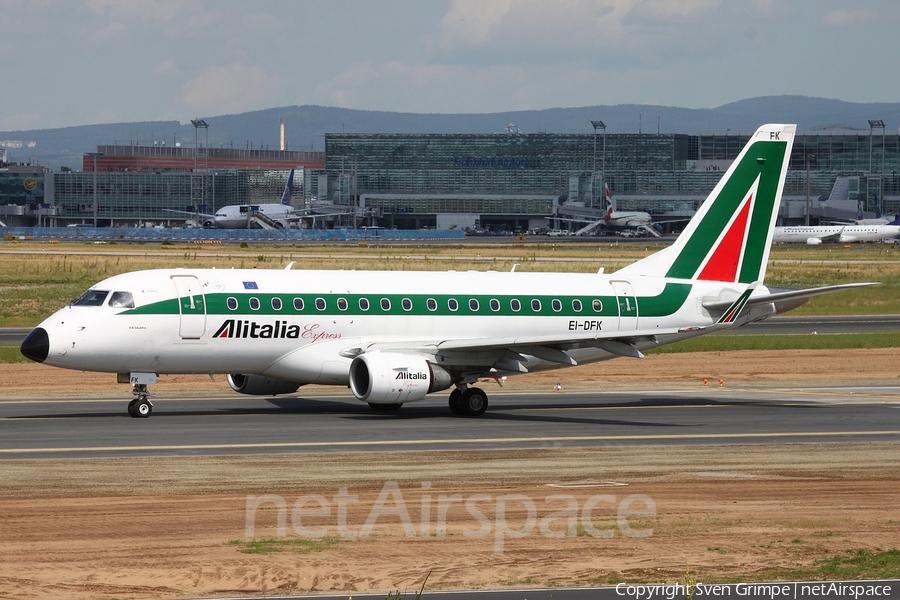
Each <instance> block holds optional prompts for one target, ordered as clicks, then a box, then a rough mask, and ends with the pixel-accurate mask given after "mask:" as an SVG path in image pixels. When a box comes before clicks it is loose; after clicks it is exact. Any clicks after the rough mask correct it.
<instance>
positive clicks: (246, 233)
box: [0, 227, 465, 242]
mask: <svg viewBox="0 0 900 600" xmlns="http://www.w3.org/2000/svg"><path fill="white" fill-rule="evenodd" d="M0 236H2V237H3V238H4V239H55V240H84V241H115V240H122V241H145V242H162V241H179V242H194V241H199V242H204V241H320V242H326V241H338V242H345V241H346V242H355V241H429V240H461V239H464V238H465V233H464V232H463V231H462V230H459V229H425V230H417V229H376V230H372V229H164V228H143V227H135V228H114V227H3V228H0Z"/></svg>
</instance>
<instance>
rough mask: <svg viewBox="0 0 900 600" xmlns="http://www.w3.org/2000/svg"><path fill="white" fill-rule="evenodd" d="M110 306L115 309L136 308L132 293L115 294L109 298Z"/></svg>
mask: <svg viewBox="0 0 900 600" xmlns="http://www.w3.org/2000/svg"><path fill="white" fill-rule="evenodd" d="M109 305H110V306H112V307H113V308H134V298H133V297H132V295H131V292H113V293H112V295H111V296H110V297H109Z"/></svg>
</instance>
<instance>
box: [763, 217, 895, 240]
mask: <svg viewBox="0 0 900 600" xmlns="http://www.w3.org/2000/svg"><path fill="white" fill-rule="evenodd" d="M897 236H900V218H898V219H895V220H894V222H893V223H889V224H878V225H818V226H813V225H796V226H793V227H776V228H775V234H774V236H773V238H772V241H773V242H784V243H805V244H810V245H813V246H817V245H819V244H848V243H851V242H878V241H884V240H889V239H893V238H896V237H897Z"/></svg>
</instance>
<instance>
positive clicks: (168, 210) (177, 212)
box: [163, 208, 216, 217]
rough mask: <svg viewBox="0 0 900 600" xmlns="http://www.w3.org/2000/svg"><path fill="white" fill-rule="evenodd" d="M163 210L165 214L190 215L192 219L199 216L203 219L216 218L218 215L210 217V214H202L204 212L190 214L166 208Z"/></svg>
mask: <svg viewBox="0 0 900 600" xmlns="http://www.w3.org/2000/svg"><path fill="white" fill-rule="evenodd" d="M163 210H164V211H165V212H172V213H176V214H179V215H190V216H192V217H196V216H197V215H200V216H201V217H215V216H216V215H210V214H207V213H202V212H188V211H186V210H175V209H174V208H164V209H163Z"/></svg>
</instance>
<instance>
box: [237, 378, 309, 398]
mask: <svg viewBox="0 0 900 600" xmlns="http://www.w3.org/2000/svg"><path fill="white" fill-rule="evenodd" d="M228 385H230V386H231V389H233V390H234V391H236V392H238V393H240V394H249V395H251V396H277V395H278V394H293V393H294V392H296V391H297V388H299V387H300V386H301V385H303V384H301V383H298V382H296V381H288V380H286V379H275V378H274V377H266V376H265V375H241V374H239V373H234V374H231V375H229V376H228Z"/></svg>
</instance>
